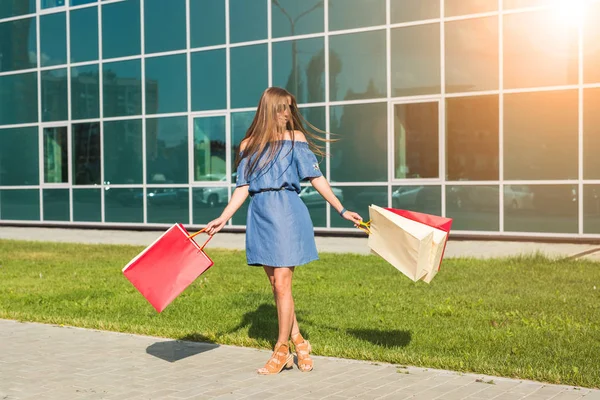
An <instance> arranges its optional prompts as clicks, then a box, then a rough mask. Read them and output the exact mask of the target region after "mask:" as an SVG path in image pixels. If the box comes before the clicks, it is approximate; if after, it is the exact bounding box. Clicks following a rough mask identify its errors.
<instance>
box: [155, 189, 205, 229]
mask: <svg viewBox="0 0 600 400" xmlns="http://www.w3.org/2000/svg"><path fill="white" fill-rule="evenodd" d="M189 192H190V190H189V189H188V188H169V187H166V188H148V189H146V200H147V202H148V203H147V204H148V222H149V223H151V224H153V223H155V224H160V223H164V224H172V223H174V222H180V223H184V224H185V223H188V221H189V220H190V212H189V209H190V201H189ZM206 222H208V221H206ZM206 222H205V223H206Z"/></svg>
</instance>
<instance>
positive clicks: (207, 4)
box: [190, 0, 225, 48]
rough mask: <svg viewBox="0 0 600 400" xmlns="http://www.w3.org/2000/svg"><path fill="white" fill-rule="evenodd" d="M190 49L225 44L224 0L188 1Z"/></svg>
mask: <svg viewBox="0 0 600 400" xmlns="http://www.w3.org/2000/svg"><path fill="white" fill-rule="evenodd" d="M190 43H191V46H192V48H194V47H204V46H214V45H218V44H224V43H225V0H190Z"/></svg>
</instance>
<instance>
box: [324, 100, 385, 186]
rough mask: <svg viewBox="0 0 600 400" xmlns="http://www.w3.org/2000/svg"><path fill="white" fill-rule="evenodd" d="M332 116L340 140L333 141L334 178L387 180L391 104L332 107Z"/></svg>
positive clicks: (358, 180)
mask: <svg viewBox="0 0 600 400" xmlns="http://www.w3.org/2000/svg"><path fill="white" fill-rule="evenodd" d="M330 119H331V122H330V126H331V132H332V133H334V134H336V135H338V136H337V138H339V139H340V140H339V141H338V142H334V143H331V162H330V167H331V180H332V181H337V182H369V181H380V182H381V181H387V103H373V104H352V105H346V106H335V107H331V108H330ZM366 150H368V152H367V153H365V151H366ZM357 154H365V155H367V154H368V155H370V156H366V157H362V158H360V159H359V158H357V157H356V155H357Z"/></svg>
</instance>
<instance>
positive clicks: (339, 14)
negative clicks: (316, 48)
mask: <svg viewBox="0 0 600 400" xmlns="http://www.w3.org/2000/svg"><path fill="white" fill-rule="evenodd" d="M384 24H385V0H329V30H330V31H336V30H342V29H352V28H361V27H367V26H376V25H384Z"/></svg>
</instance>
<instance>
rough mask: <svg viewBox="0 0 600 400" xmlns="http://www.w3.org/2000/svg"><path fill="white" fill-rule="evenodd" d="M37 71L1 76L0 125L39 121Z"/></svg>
mask: <svg viewBox="0 0 600 400" xmlns="http://www.w3.org/2000/svg"><path fill="white" fill-rule="evenodd" d="M37 98H38V97H37V72H29V73H26V74H18V75H7V76H0V125H12V124H25V123H29V122H37V120H38V101H37Z"/></svg>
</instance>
